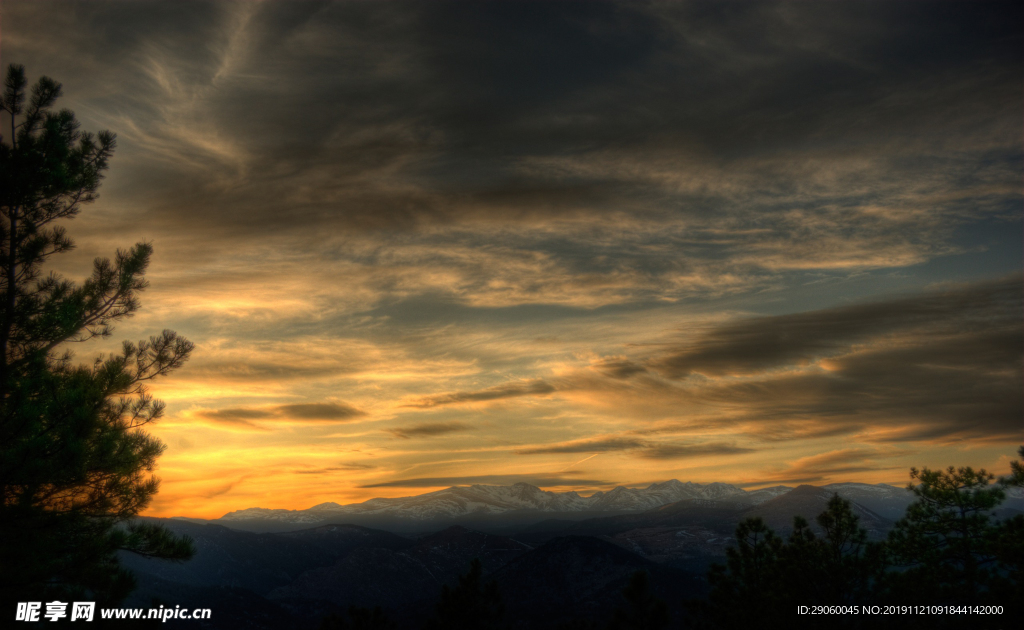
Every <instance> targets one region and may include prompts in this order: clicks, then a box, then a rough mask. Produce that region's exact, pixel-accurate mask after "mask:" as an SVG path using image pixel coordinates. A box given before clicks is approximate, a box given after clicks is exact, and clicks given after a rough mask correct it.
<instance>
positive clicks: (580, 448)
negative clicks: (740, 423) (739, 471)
mask: <svg viewBox="0 0 1024 630" xmlns="http://www.w3.org/2000/svg"><path fill="white" fill-rule="evenodd" d="M609 451H628V452H631V453H632V454H634V455H636V456H638V457H643V458H646V459H682V458H687V457H699V456H705V455H740V454H743V453H752V452H754V449H751V448H744V447H739V446H736V445H735V444H725V443H720V442H708V443H701V444H678V443H672V442H658V441H654V440H647V439H641V438H636V437H628V436H607V437H601V438H589V439H583V440H573V441H569V442H561V443H558V444H549V445H545V446H535V447H530V448H521V449H516V451H515V452H516V454H518V455H547V454H552V453H605V452H609Z"/></svg>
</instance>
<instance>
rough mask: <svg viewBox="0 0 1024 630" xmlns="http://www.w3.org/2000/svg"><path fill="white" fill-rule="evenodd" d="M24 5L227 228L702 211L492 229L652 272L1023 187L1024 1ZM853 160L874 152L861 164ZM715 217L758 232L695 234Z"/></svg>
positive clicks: (167, 199) (590, 265)
mask: <svg viewBox="0 0 1024 630" xmlns="http://www.w3.org/2000/svg"><path fill="white" fill-rule="evenodd" d="M12 4H13V7H14V15H13V16H11V17H9V18H8V20H6V21H7V22H8V23H9V24H10V23H12V22H13V24H14V25H15V26H14V27H15V28H20V29H23V30H25V31H27V33H26V34H25V36H24V38H25V39H26V40H28V39H29V38H30V37H31V31H32V29H43V28H44V27H45V28H50V29H57V31H58V34H59V33H65V32H66V33H67V34H68V37H67V38H66V39H67V41H68V42H69V43H70V44H71V45H72V46H78V47H81V46H83V45H84V42H83V41H80V39H78V38H75V37H71V36H70V35H71V34H72V33H73V32H89V33H90V34H91V36H90V38H89V40H88V42H89V50H88V54H86V55H85V58H84V59H82V60H80V61H79V62H78V63H81V64H87V65H88V66H89V68H97V69H98V74H99V78H98V79H96V82H97V83H99V84H101V85H100V86H98V89H97V92H100V93H107V94H108V95H107V96H105V97H104V99H105V101H104V102H105V103H106V104H107V105H111V106H112V105H115V104H116V105H117V107H114V108H113V109H114V110H116V111H118V112H121V113H122V117H121V118H120V119H111V121H110V122H111V126H116V125H114V123H115V122H118V121H120V122H122V123H124V125H123V129H120V131H121V132H122V134H123V136H124V140H125V142H124V143H123V146H125V147H126V148H127V147H128V146H129V145H130V146H135V147H139V148H146V149H147V150H148V151H150V152H151V154H154V155H161V156H163V166H162V167H159V168H154V164H153V163H152V161H147V162H146V163H145V164H144V165H143V164H142V163H140V168H138V169H136V168H135V166H134V165H133V164H131V163H126V164H124V165H122V167H121V168H124V169H128V170H131V176H130V177H125V178H124V181H126V182H127V181H132V182H134V183H133V184H132V185H133V186H134V187H135V188H136V189H137V190H139V191H143V190H144V191H145V192H146V194H147V196H148V197H149V198H150V199H152V198H154V197H156V198H161V199H163V202H162V203H161V204H160V205H159V207H156V208H152V207H151V210H150V212H151V217H150V220H152V221H158V222H163V223H165V224H167V225H168V226H170V225H172V224H173V225H178V224H179V223H180V222H181V221H183V220H187V221H190V222H193V223H196V224H201V225H205V226H208V227H209V228H211V229H218V230H219V231H218V232H217V234H218V237H219V238H247V237H250V236H252V235H253V234H254V233H259V234H264V235H266V236H268V237H278V236H280V235H282V234H286V233H287V234H291V233H301V234H304V235H305V236H308V237H311V238H312V237H314V236H319V235H320V234H321V233H320V232H317V231H316V228H330V227H334V228H347V229H352V228H359V229H368V230H370V231H371V233H372V232H373V230H374V229H376V228H386V229H388V230H389V231H394V230H396V229H406V230H408V231H410V232H413V233H421V231H422V229H423V228H424V227H425V226H429V225H433V224H441V225H449V226H450V225H458V224H463V223H466V222H469V223H472V224H473V225H477V224H478V223H479V222H480V221H485V222H486V221H487V220H489V219H492V218H493V219H498V218H500V220H501V222H502V223H503V224H504V225H507V226H511V225H517V224H521V225H524V226H535V225H537V224H538V223H545V222H547V221H550V220H551V219H553V218H557V217H575V216H585V217H590V218H594V217H596V216H600V215H601V214H603V213H605V212H613V211H614V212H617V213H619V212H625V213H627V214H629V215H632V216H635V217H647V218H648V219H650V220H661V221H664V220H665V219H666V218H667V217H684V218H686V220H687V221H688V222H690V223H693V222H697V223H699V225H688V226H687V227H688V231H686V232H680V233H677V232H678V230H676V229H675V228H671V227H668V223H663V225H665V226H666V229H665V230H663V231H662V233H661V234H660V235H658V236H651V235H645V236H643V237H642V238H640V239H639V240H638V241H637V242H634V243H630V242H625V241H620V240H607V239H601V238H596V237H595V238H593V239H586V238H584V239H583V243H582V245H580V244H577V243H575V241H574V239H573V238H571V236H569V235H567V234H558V233H555V234H552V233H550V232H548V233H545V234H537V233H529V234H502V235H500V238H499V237H498V236H497V235H495V234H491V233H485V234H481V233H474V234H471V235H469V236H468V238H470V240H471V241H472V244H471V246H472V247H482V246H493V245H496V244H498V243H502V244H511V247H512V249H515V250H517V251H518V250H521V251H530V252H533V251H536V252H543V253H544V254H545V255H546V256H549V257H552V258H553V259H554V260H557V261H558V263H559V265H560V266H561V267H563V268H565V269H568V270H570V271H571V272H573V273H580V272H581V271H582V270H591V271H593V270H604V271H605V272H606V273H607V272H620V273H629V274H632V275H633V276H635V277H633V278H632V280H631V281H632V282H638V281H639V279H640V278H642V277H644V276H653V277H659V276H661V275H664V274H670V273H682V272H685V271H687V270H689V269H691V268H692V267H693V261H700V260H705V259H707V260H719V261H720V260H724V259H726V258H727V257H729V255H730V252H733V251H740V252H742V251H750V250H751V245H760V246H767V249H768V250H769V251H768V252H763V253H764V254H767V253H775V254H778V255H780V256H782V257H783V258H784V257H785V255H786V249H785V248H780V247H779V244H780V242H785V241H797V242H806V243H807V244H808V246H810V244H812V243H814V242H820V237H821V236H822V234H820V233H819V232H820V231H821V230H824V232H825V233H826V234H827V235H828V236H832V237H842V236H846V237H849V236H862V237H864V238H866V239H868V241H870V242H871V243H873V244H875V245H884V246H885V247H887V248H895V249H901V248H907V247H909V248H911V249H913V250H914V251H915V252H916V253H917V255H923V256H930V255H933V254H934V253H936V252H938V251H941V250H942V248H941V247H939V245H940V243H941V241H942V240H943V239H945V238H946V237H947V236H948V234H945V233H943V232H942V230H941V229H940V228H939V227H938V226H936V225H934V223H933V222H932V221H931V220H929V219H928V218H927V217H924V216H921V215H918V214H914V215H913V216H909V217H905V218H904V219H902V220H900V221H898V226H899V230H898V232H897V233H893V230H892V229H891V228H892V226H891V225H890V223H889V222H888V221H881V222H879V220H878V218H877V217H876V216H868V215H865V214H864V213H862V212H858V209H860V208H865V207H870V206H891V207H899V208H906V207H907V206H908V200H907V198H906V195H907V191H908V190H909V191H932V192H936V191H937V190H940V189H941V190H942V191H945V192H947V193H948V192H950V191H955V192H956V194H953V195H950V194H947V195H945V196H944V198H943V199H942V200H941V201H939V200H933V201H932V202H931V205H932V206H933V207H935V206H938V207H937V208H936V210H937V211H938V212H939V213H941V214H954V215H961V214H966V215H972V214H977V213H978V212H982V211H988V212H1004V213H1005V212H1006V211H1007V205H1006V204H1007V203H1008V202H1009V203H1014V202H1015V200H1017V199H1019V190H1017V188H1019V186H1017V173H1018V172H1019V169H1020V164H1021V151H1020V147H1019V142H1018V141H1017V138H1019V135H1020V133H1019V132H1020V126H1021V125H1020V117H1019V115H1018V110H1019V101H1020V95H1021V94H1020V92H1021V89H1020V85H1019V81H1018V78H1019V75H1020V70H1021V66H1022V63H1021V61H1022V59H1021V54H1020V49H1021V46H1020V44H1021V33H1020V32H1019V29H1016V28H1015V27H1014V26H1013V25H1015V24H1017V23H1019V22H1020V21H1021V20H1020V19H1019V18H1021V17H1024V16H1022V14H1021V9H1020V7H1019V5H1017V4H1015V3H1014V4H1002V3H984V4H977V3H951V4H945V3H943V4H941V5H935V4H932V3H842V4H834V3H829V4H828V5H820V4H816V3H800V4H793V3H779V4H775V3H742V4H729V5H726V6H720V5H719V4H718V3H713V2H691V3H671V4H653V5H652V4H640V3H605V2H586V3H581V2H554V3H539V2H522V3H515V2H487V3H474V4H465V3H451V2H430V3H412V2H408V3H351V2H348V3H326V2H318V3H307V2H301V3H293V2H270V3H259V4H255V3H253V4H249V3H237V4H219V3H189V4H187V5H185V6H184V7H183V8H182V9H181V10H179V7H177V5H174V6H172V5H170V4H167V5H155V6H154V5H152V4H151V3H138V4H130V5H127V6H126V5H124V4H123V3H116V4H106V3H89V4H88V5H87V6H76V7H75V8H74V9H73V12H74V14H75V16H74V20H57V21H55V22H48V21H47V20H46V19H44V18H46V17H47V16H50V15H52V14H53V7H52V6H51V5H49V4H47V3H17V2H16V3H9V5H8V6H11V5H12ZM56 6H64V5H56ZM8 28H9V29H10V28H12V27H11V26H10V25H9V26H8ZM5 32H7V31H6V30H5ZM24 46H25V48H26V49H27V50H26V55H28V56H32V55H35V56H37V57H38V58H40V59H41V60H48V59H52V56H51V55H52V53H48V52H46V51H43V50H37V49H34V48H32V47H31V45H30V44H25V45H24ZM126 59H132V60H134V61H133V62H132V63H125V61H124V60H126ZM29 61H31V60H29ZM58 78H60V77H58ZM70 78H71V79H72V80H74V76H72V77H70ZM96 98H99V97H96ZM100 109H102V107H101V108H100ZM115 131H118V129H115ZM848 156H854V157H856V158H857V160H860V162H863V163H864V164H863V165H861V166H850V165H848V164H847V165H842V164H833V162H834V161H835V160H837V159H840V160H841V159H842V158H845V157H848ZM143 166H144V168H142V167H143ZM243 182H244V184H245V185H244V186H243V185H241V184H242V183H243ZM1007 185H1009V186H1010V189H1006V186H1007ZM154 190H159V191H160V194H157V195H154V194H153V192H154ZM915 203H917V202H911V204H910V205H913V204H915ZM150 205H151V204H150ZM285 207H286V208H287V209H288V210H287V212H282V211H281V209H282V208H285ZM212 209H215V210H216V211H211V210H212ZM985 209H987V210H985ZM793 211H797V212H799V213H808V216H798V217H795V218H794V217H792V216H789V215H787V214H786V213H790V212H793ZM809 218H818V219H821V220H822V221H824V222H825V223H828V224H829V226H828V227H822V226H821V225H819V226H817V227H814V226H813V225H812V224H813V223H814V222H813V221H809V220H808V219H809ZM704 229H709V230H710V232H708V234H711V233H718V234H719V235H721V234H723V232H722V230H723V229H724V230H725V231H727V232H732V233H733V235H732V237H729V238H725V239H723V240H720V241H717V242H716V241H715V240H714V239H711V238H698V239H697V241H698V242H693V241H689V240H688V238H689V237H692V235H693V234H695V233H698V234H699V233H700V231H701V230H704ZM750 230H753V231H752V232H751V231H750ZM421 235H422V234H421ZM583 236H585V235H583ZM409 238H411V239H412V240H413V241H414V242H416V239H415V238H412V237H409ZM424 238H428V237H426V236H424ZM452 238H458V237H456V236H454V235H451V234H449V235H447V236H443V237H440V240H441V241H446V240H448V239H452ZM314 240H315V239H314ZM434 240H436V239H434ZM434 240H431V239H430V238H428V242H430V243H432V244H435V245H438V244H439V243H435V242H434ZM651 246H657V247H655V250H652V249H651ZM661 247H668V248H674V249H675V250H676V252H677V253H683V252H685V254H686V256H687V257H688V258H689V259H690V262H684V261H683V259H682V257H681V256H678V255H670V256H665V255H663V254H662V253H660V252H663V251H665V250H663V249H661ZM755 249H756V248H755ZM901 251H902V250H901ZM793 252H794V255H799V254H800V253H801V250H800V249H799V248H796V249H794V250H793ZM339 254H340V255H343V256H352V255H353V254H352V253H351V252H349V253H342V252H339ZM897 259H898V257H896V258H893V257H890V259H889V260H890V262H891V261H893V260H897ZM880 262H881V261H876V262H874V263H865V264H869V265H871V264H875V265H877V264H880ZM776 263H777V261H776ZM754 264H755V265H756V264H758V263H757V261H754ZM467 268H472V264H470V265H467Z"/></svg>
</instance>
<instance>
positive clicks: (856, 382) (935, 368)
mask: <svg viewBox="0 0 1024 630" xmlns="http://www.w3.org/2000/svg"><path fill="white" fill-rule="evenodd" d="M1022 313H1024V283H1022V280H1021V278H1020V276H1014V277H1011V278H1007V279H1004V280H1001V281H994V282H985V283H977V284H974V285H968V286H962V287H959V288H956V289H950V290H947V291H938V292H929V293H923V294H920V295H917V296H912V297H907V298H902V299H892V300H888V301H882V302H873V303H866V304H857V305H851V306H845V307H840V308H835V309H827V310H821V311H812V312H805V313H797V314H792V315H782V316H775V317H761V318H754V319H747V320H740V321H738V322H733V323H727V324H723V325H721V326H718V327H716V328H713V329H712V330H709V331H707V332H705V333H703V334H699V335H697V336H696V338H695V340H694V341H693V342H691V343H689V344H687V345H685V346H683V347H681V348H680V349H679V350H678V351H675V352H671V353H668V354H667V355H666V356H664V357H661V358H657V359H653V360H651V361H650V366H651V367H652V369H655V370H657V371H659V372H660V373H661V374H662V375H663V376H665V377H668V378H670V379H673V380H675V379H681V380H682V382H683V383H688V384H689V385H688V388H687V389H686V390H685V391H680V390H677V391H676V393H675V394H674V395H676V396H680V397H682V398H683V399H686V400H689V401H691V402H694V401H697V402H701V403H704V404H707V405H711V406H712V407H716V408H719V407H721V408H731V409H733V410H735V411H734V412H733V413H732V414H731V415H729V416H728V417H729V422H733V423H736V422H748V423H756V425H757V426H758V427H759V428H758V429H757V432H758V434H759V435H760V436H761V437H762V438H764V439H767V440H772V439H797V438H800V439H803V438H810V437H826V436H829V435H839V434H849V433H854V432H857V431H858V430H859V431H860V432H862V433H861V435H860V437H859V439H862V440H867V441H882V442H886V441H912V440H939V441H942V440H949V439H954V438H957V439H966V438H970V439H974V440H986V441H989V440H996V441H998V440H1005V439H1015V438H1016V437H1019V434H1020V419H1021V411H1022V409H1024V369H1022V359H1024V330H1022V327H1021V321H1022ZM702 375H706V376H710V377H711V378H710V379H707V378H705V376H702ZM735 375H742V376H743V378H740V379H734V378H720V377H723V376H725V377H728V376H735Z"/></svg>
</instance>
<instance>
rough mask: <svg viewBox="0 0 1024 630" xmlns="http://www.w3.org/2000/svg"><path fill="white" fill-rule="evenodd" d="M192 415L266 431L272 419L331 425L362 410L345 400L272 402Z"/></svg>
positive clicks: (273, 421)
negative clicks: (289, 403)
mask: <svg viewBox="0 0 1024 630" xmlns="http://www.w3.org/2000/svg"><path fill="white" fill-rule="evenodd" d="M191 415H192V416H193V417H195V418H199V419H201V420H205V421H207V422H210V423H213V424H221V425H227V426H241V427H246V428H251V429H254V430H267V428H268V426H266V425H263V424H259V423H258V422H253V421H254V420H256V421H264V422H266V423H268V424H272V423H275V422H306V423H308V422H319V423H328V424H334V423H339V422H351V421H353V420H356V419H358V418H360V417H362V416H365V415H366V412H364V411H360V410H359V409H356V408H355V407H352V406H350V405H347V404H345V403H335V402H329V403H301V404H291V405H275V406H271V407H235V408H231V407H229V408H226V409H200V410H196V411H193V412H191Z"/></svg>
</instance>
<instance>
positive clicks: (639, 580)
mask: <svg viewBox="0 0 1024 630" xmlns="http://www.w3.org/2000/svg"><path fill="white" fill-rule="evenodd" d="M622 597H623V598H624V599H625V600H626V606H625V608H619V609H618V610H616V611H615V613H614V614H613V615H612V621H611V625H609V626H608V628H609V630H658V629H659V628H664V627H666V626H667V625H668V622H669V615H668V605H667V604H666V603H665V602H664V601H662V600H660V599H658V598H657V597H655V595H654V593H653V592H652V591H651V579H650V575H648V573H647V571H636V572H635V573H633V575H631V576H630V577H629V584H627V585H626V588H624V589H622Z"/></svg>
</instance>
